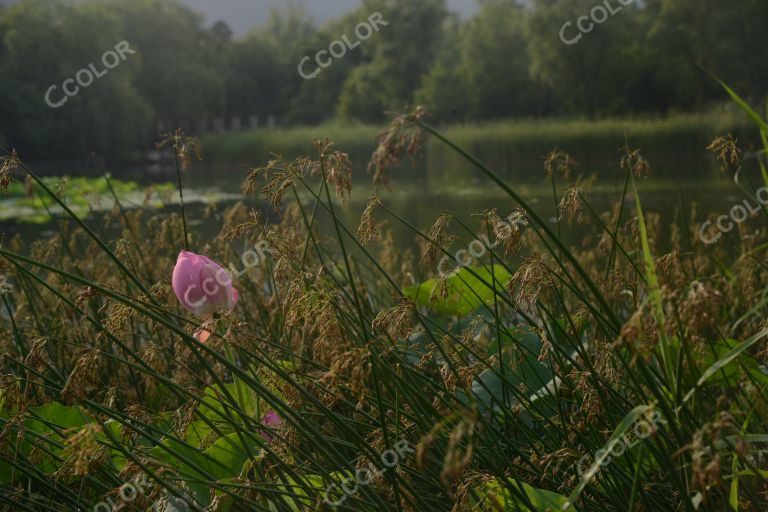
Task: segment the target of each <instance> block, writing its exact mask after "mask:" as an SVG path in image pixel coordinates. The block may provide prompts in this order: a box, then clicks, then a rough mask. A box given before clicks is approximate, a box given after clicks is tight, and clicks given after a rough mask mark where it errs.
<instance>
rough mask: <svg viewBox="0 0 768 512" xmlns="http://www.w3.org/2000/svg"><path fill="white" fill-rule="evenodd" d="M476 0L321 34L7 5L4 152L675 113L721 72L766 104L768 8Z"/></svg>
mask: <svg viewBox="0 0 768 512" xmlns="http://www.w3.org/2000/svg"><path fill="white" fill-rule="evenodd" d="M478 1H479V2H480V4H481V5H480V9H479V11H478V13H477V14H476V15H475V16H474V17H472V18H470V19H467V20H463V19H460V18H459V17H458V16H457V15H456V14H454V13H452V12H450V11H449V10H448V9H447V7H446V3H445V0H418V1H414V0H363V3H362V5H361V6H360V8H358V9H357V10H355V11H352V12H349V13H347V14H345V15H344V16H342V17H340V18H339V19H337V20H334V21H332V22H329V23H326V24H324V25H322V26H317V25H316V24H315V23H313V21H312V20H311V19H310V18H309V17H308V16H307V15H306V13H305V12H304V10H303V9H302V7H301V6H300V5H299V4H297V3H295V2H288V3H287V6H286V7H284V8H283V9H282V10H281V11H274V12H273V13H272V15H271V17H270V19H269V21H268V22H267V23H266V24H264V25H263V26H260V27H256V28H254V29H253V30H252V31H250V32H249V33H247V34H246V35H244V36H242V37H233V33H232V31H231V30H230V29H229V27H228V26H227V25H226V23H224V22H220V21H219V22H215V23H213V24H212V25H210V26H208V25H206V24H205V22H204V20H203V17H202V16H201V15H199V14H198V13H196V12H194V11H193V10H191V9H190V8H188V7H185V6H183V5H182V4H180V3H179V2H177V1H176V0H86V1H85V2H80V3H76V4H75V3H71V2H66V1H64V0H22V1H21V2H20V3H17V4H15V5H13V6H10V7H2V8H0V99H2V101H0V143H3V145H5V146H9V145H10V146H13V147H16V148H17V149H19V151H20V152H21V153H22V154H26V155H27V156H28V157H35V158H46V159H56V158H59V157H72V156H82V155H88V154H99V155H110V156H128V155H131V154H132V153H133V152H135V151H136V150H137V149H138V148H146V147H148V144H149V143H151V141H152V140H155V139H156V138H157V133H156V131H157V126H158V122H162V124H164V125H167V126H175V125H180V124H183V123H185V122H186V123H190V122H193V123H194V122H198V121H199V120H205V119H212V118H229V117H232V116H252V117H258V118H260V119H266V118H268V117H273V118H275V119H277V120H278V122H279V123H280V124H281V125H286V126H290V125H306V124H316V123H321V122H324V121H328V120H333V119H340V120H344V121H359V122H365V123H380V122H382V121H383V120H384V119H385V118H386V113H387V112H390V111H399V110H402V109H404V108H406V107H407V106H409V105H413V104H416V103H419V104H423V105H425V106H426V107H427V108H428V109H429V110H430V112H431V113H432V114H433V116H434V118H435V119H436V120H437V122H472V121H491V120H498V119H514V118H532V117H544V116H547V117H557V116H567V117H575V116H578V117H588V118H598V117H605V116H616V115H640V114H644V113H669V112H674V111H681V110H696V109H702V108H706V107H707V106H708V105H709V104H711V103H713V102H718V101H720V100H721V99H722V93H721V91H720V89H719V88H718V86H717V84H716V82H715V81H714V80H713V78H712V76H711V75H715V76H718V77H720V78H722V79H723V80H724V81H726V82H727V83H729V84H730V85H731V86H732V87H734V88H735V89H737V90H738V91H739V93H740V94H741V95H743V96H745V97H748V98H751V99H753V100H761V99H765V97H766V84H767V83H768V80H766V79H767V78H768V67H766V66H765V65H764V63H765V62H766V57H768V55H767V54H768V30H766V29H767V28H768V4H766V3H765V1H764V0H731V1H728V2H723V1H722V0H635V1H630V0H602V3H600V0H531V2H529V3H528V4H526V5H521V4H519V3H518V2H517V1H516V0H478ZM604 11H605V12H604ZM605 13H608V15H606V14H605ZM119 43H125V44H128V45H129V49H130V52H129V51H128V50H125V47H123V49H124V50H125V51H123V52H122V53H120V54H119V56H120V61H119V62H116V61H115V60H114V58H113V57H112V56H111V54H110V55H108V53H107V52H109V51H110V50H111V49H114V48H115V47H116V45H117V44H119ZM131 52H133V53H131ZM108 64H109V65H108ZM112 64H114V65H112ZM110 66H111V67H110ZM302 66H303V67H302ZM87 70H90V73H89V72H88V71H87ZM86 83H87V84H88V85H87V86H84V85H83V84H86ZM75 90H76V91H77V92H76V93H74V94H70V93H73V92H74V91H75ZM46 94H48V96H46ZM64 100H66V101H65V102H64V103H62V101H64ZM51 103H53V104H54V105H60V106H57V107H52V106H51Z"/></svg>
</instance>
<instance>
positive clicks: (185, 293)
mask: <svg viewBox="0 0 768 512" xmlns="http://www.w3.org/2000/svg"><path fill="white" fill-rule="evenodd" d="M172 281H173V292H174V293H175V294H176V297H177V298H178V299H179V302H181V305H182V306H184V307H185V308H187V309H188V310H189V311H191V312H192V313H193V314H194V315H196V316H198V317H200V318H203V319H208V318H211V317H212V316H213V315H214V314H215V313H217V312H227V311H231V310H232V308H234V307H235V304H236V303H237V290H235V289H234V288H233V287H232V278H230V277H229V274H228V273H227V271H226V270H224V269H223V268H221V267H220V266H219V265H218V264H216V263H215V262H213V261H211V260H209V259H208V258H206V257H205V256H200V255H199V254H195V253H193V252H189V251H181V252H180V253H179V258H178V259H177V260H176V266H175V267H174V269H173V280H172Z"/></svg>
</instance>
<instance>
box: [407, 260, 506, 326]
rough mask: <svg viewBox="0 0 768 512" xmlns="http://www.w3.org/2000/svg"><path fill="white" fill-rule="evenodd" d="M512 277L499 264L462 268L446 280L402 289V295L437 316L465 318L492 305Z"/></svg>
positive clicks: (433, 280)
mask: <svg viewBox="0 0 768 512" xmlns="http://www.w3.org/2000/svg"><path fill="white" fill-rule="evenodd" d="M511 278H512V274H510V273H509V271H507V269H506V268H504V267H503V266H501V265H494V266H493V268H491V267H462V268H460V269H459V270H457V271H456V272H453V273H452V274H451V275H450V276H449V277H448V278H446V279H445V282H444V284H443V283H442V282H441V281H440V279H438V278H435V279H430V280H429V281H426V282H424V283H422V284H420V285H419V286H414V287H412V288H406V289H405V296H406V297H408V298H409V299H411V300H413V301H414V302H416V303H417V304H419V305H423V306H428V307H429V308H431V309H432V310H434V311H436V312H438V313H444V314H448V315H460V316H464V315H467V314H469V313H471V312H473V311H475V310H476V309H477V308H479V307H480V306H482V305H484V304H485V305H486V306H491V305H493V301H494V297H495V296H496V295H497V294H498V290H499V289H503V288H504V287H505V286H506V284H507V282H508V281H509V280H510V279H511Z"/></svg>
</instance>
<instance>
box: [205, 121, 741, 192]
mask: <svg viewBox="0 0 768 512" xmlns="http://www.w3.org/2000/svg"><path fill="white" fill-rule="evenodd" d="M382 130H383V127H381V126H370V125H356V124H341V123H333V124H325V125H321V126H317V127H298V128H288V129H272V130H256V131H249V132H241V133H226V134H218V135H209V136H206V137H205V138H204V139H203V147H204V149H205V153H206V159H207V160H209V161H212V162H218V163H223V162H233V163H234V162H236V163H246V164H252V165H258V164H261V163H263V162H264V161H265V160H266V159H267V158H268V156H269V154H270V153H279V154H282V155H284V156H286V157H295V156H299V155H311V154H313V148H312V140H313V138H326V137H327V138H329V139H331V140H333V141H334V142H335V143H336V146H337V147H338V148H340V149H342V150H344V151H346V152H348V153H349V154H350V156H351V157H352V159H353V162H356V163H358V164H363V163H365V162H367V161H368V159H369V158H370V155H371V152H372V151H373V149H374V148H375V145H376V143H375V138H376V135H377V134H379V133H381V132H382ZM752 131H754V130H753V129H752V128H750V126H749V124H748V120H747V119H746V118H745V117H744V115H743V114H742V113H740V112H738V111H736V110H734V109H732V108H730V107H723V108H719V109H716V110H712V111H710V112H706V113H698V114H676V115H671V116H667V117H658V118H642V119H604V120H596V121H590V120H584V119H574V120H564V119H546V120H531V121H503V122H496V123H485V124H463V125H454V126H448V127H444V128H443V132H444V133H445V135H446V136H447V137H448V138H449V139H451V140H453V141H454V142H457V143H458V144H459V145H460V146H462V147H464V148H466V149H468V150H470V151H471V152H472V153H473V154H475V155H477V156H479V157H480V159H482V160H483V161H485V162H486V163H488V164H489V165H490V166H492V167H493V168H495V169H497V170H499V171H500V172H501V173H502V174H503V175H504V176H505V177H507V178H524V177H525V175H526V174H527V173H528V172H529V171H530V169H531V168H532V166H536V167H540V164H541V160H542V158H543V156H544V155H546V154H547V153H548V152H549V151H551V150H552V149H555V148H559V149H562V150H565V151H567V152H569V153H570V154H572V155H573V156H574V157H575V158H576V159H577V161H579V162H581V163H582V164H583V165H584V167H585V168H594V169H585V170H587V171H590V172H591V171H593V170H594V171H603V170H605V169H606V168H608V167H610V166H611V165H613V164H615V163H616V162H617V160H618V150H619V149H620V148H622V147H623V146H624V144H625V140H628V141H629V144H630V146H632V147H633V148H641V149H642V150H643V152H644V154H645V155H646V158H648V159H649V160H650V161H651V162H652V163H654V162H655V163H658V164H660V168H661V169H667V168H673V167H678V166H677V165H675V164H676V163H685V165H684V168H685V169H686V171H685V172H687V173H688V176H687V177H692V176H691V173H697V172H698V171H700V170H701V165H707V166H711V164H712V163H713V160H712V159H711V157H710V156H709V155H708V154H707V152H706V150H705V148H706V146H707V145H708V144H709V143H710V142H711V141H712V139H713V138H714V137H716V136H718V135H723V134H727V133H733V134H734V135H735V136H736V137H738V138H740V139H742V142H745V143H746V145H747V146H748V145H749V141H750V140H751V139H753V138H754V134H753V133H752ZM745 139H746V140H745ZM699 164H701V165H699ZM420 166H422V167H423V170H426V172H427V175H428V176H429V178H430V179H452V178H458V177H459V176H458V175H459V174H463V172H464V170H465V166H464V165H463V164H461V163H460V162H459V160H458V158H457V157H456V155H455V154H453V153H452V152H451V151H450V150H449V149H448V148H446V147H445V146H444V145H442V144H436V143H431V144H429V146H428V147H427V150H426V158H425V159H424V161H423V162H422V163H421V164H420ZM664 177H677V176H664Z"/></svg>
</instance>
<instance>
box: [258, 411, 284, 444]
mask: <svg viewBox="0 0 768 512" xmlns="http://www.w3.org/2000/svg"><path fill="white" fill-rule="evenodd" d="M282 423H283V420H282V419H280V416H279V415H278V414H277V413H276V412H275V411H269V412H268V413H267V414H265V415H264V417H263V418H261V424H262V425H264V426H265V427H267V428H270V429H272V430H274V429H276V428H277V427H279V426H280V425H281V424H282ZM261 437H263V438H264V439H265V440H266V441H267V442H270V441H272V439H273V436H272V434H270V433H269V432H266V431H264V432H262V433H261Z"/></svg>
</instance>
